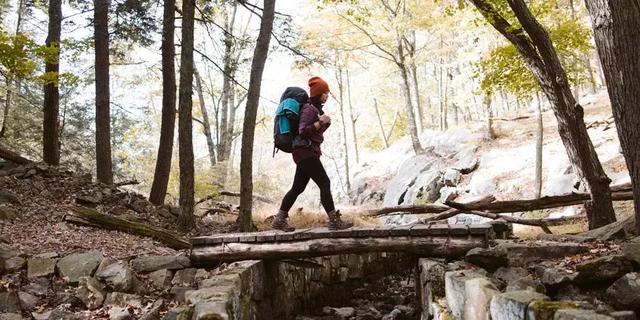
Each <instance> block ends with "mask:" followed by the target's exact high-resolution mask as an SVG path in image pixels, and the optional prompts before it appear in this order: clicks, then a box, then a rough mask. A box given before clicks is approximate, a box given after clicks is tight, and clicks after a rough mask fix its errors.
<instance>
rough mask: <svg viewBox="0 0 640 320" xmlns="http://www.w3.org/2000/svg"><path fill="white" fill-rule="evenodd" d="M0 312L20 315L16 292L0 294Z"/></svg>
mask: <svg viewBox="0 0 640 320" xmlns="http://www.w3.org/2000/svg"><path fill="white" fill-rule="evenodd" d="M0 312H8V313H20V299H19V298H18V293H17V292H15V291H6V292H0Z"/></svg>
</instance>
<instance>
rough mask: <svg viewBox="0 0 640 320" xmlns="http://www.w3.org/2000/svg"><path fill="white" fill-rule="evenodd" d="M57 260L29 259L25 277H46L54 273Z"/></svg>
mask: <svg viewBox="0 0 640 320" xmlns="http://www.w3.org/2000/svg"><path fill="white" fill-rule="evenodd" d="M56 262H58V259H52V258H31V259H28V260H27V277H28V278H37V277H48V276H50V275H53V274H54V273H55V272H56Z"/></svg>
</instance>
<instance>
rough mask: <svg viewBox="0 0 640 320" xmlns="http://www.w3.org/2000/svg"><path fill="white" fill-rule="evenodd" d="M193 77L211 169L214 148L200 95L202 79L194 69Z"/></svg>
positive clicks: (207, 116) (202, 97) (214, 153)
mask: <svg viewBox="0 0 640 320" xmlns="http://www.w3.org/2000/svg"><path fill="white" fill-rule="evenodd" d="M194 76H195V78H196V91H198V101H200V112H201V113H202V126H203V127H204V136H205V138H206V139H207V148H208V149H209V162H210V163H211V166H212V167H213V166H214V165H216V146H215V144H214V143H213V137H212V136H211V124H210V123H209V113H208V112H207V106H206V104H205V103H204V94H202V79H201V78H200V73H198V70H197V69H195V68H194Z"/></svg>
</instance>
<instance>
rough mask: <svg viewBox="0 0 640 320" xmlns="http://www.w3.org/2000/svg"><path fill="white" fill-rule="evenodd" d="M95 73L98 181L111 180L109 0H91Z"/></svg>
mask: <svg viewBox="0 0 640 320" xmlns="http://www.w3.org/2000/svg"><path fill="white" fill-rule="evenodd" d="M93 3H94V6H95V10H94V12H93V15H94V39H95V64H96V66H95V74H96V75H95V76H96V169H97V178H98V181H100V182H102V183H106V184H112V183H113V164H112V162H111V106H110V105H109V103H110V97H109V94H110V93H109V5H110V3H111V1H110V0H94V1H93Z"/></svg>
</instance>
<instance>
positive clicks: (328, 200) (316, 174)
mask: <svg viewBox="0 0 640 320" xmlns="http://www.w3.org/2000/svg"><path fill="white" fill-rule="evenodd" d="M303 164H304V166H302V167H301V169H302V170H304V172H305V174H306V176H308V177H310V178H311V179H312V180H313V182H315V183H316V184H317V185H318V188H320V202H322V207H324V210H325V211H326V212H327V213H332V212H334V211H335V209H336V208H335V206H334V204H333V196H332V195H331V180H329V176H328V175H327V172H326V171H325V170H324V166H323V165H322V162H321V161H320V158H311V159H307V160H304V161H303Z"/></svg>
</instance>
